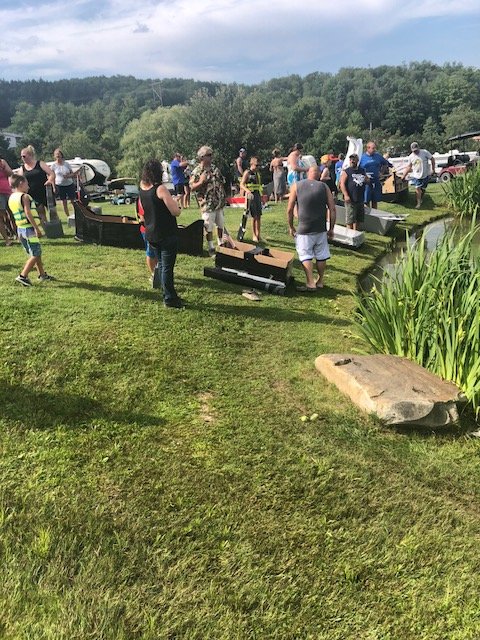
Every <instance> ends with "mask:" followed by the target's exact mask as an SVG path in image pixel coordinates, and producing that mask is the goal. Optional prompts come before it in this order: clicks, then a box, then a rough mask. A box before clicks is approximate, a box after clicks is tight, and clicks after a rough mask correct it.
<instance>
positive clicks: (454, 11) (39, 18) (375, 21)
mask: <svg viewBox="0 0 480 640" xmlns="http://www.w3.org/2000/svg"><path fill="white" fill-rule="evenodd" d="M67 8H68V10H66V8H65V4H64V3H63V2H62V3H60V2H59V1H58V0H50V1H45V0H44V1H40V0H37V1H36V2H34V3H32V5H31V6H30V7H28V6H27V7H25V6H22V7H21V8H19V9H16V8H15V5H11V6H10V7H9V9H8V11H4V10H2V11H0V24H2V31H3V33H4V34H8V33H17V34H18V35H17V36H16V37H15V39H14V43H13V44H12V42H8V41H7V40H4V39H2V42H1V43H0V54H1V56H2V58H4V59H6V60H8V63H7V64H3V65H2V67H3V72H2V71H0V75H3V77H8V78H22V77H40V76H42V77H44V78H45V79H50V78H51V79H54V78H61V77H70V76H84V75H93V74H98V73H102V74H106V75H111V74H132V75H135V76H137V77H172V76H179V77H194V78H198V79H211V80H217V79H219V80H226V81H233V80H237V81H239V82H257V81H259V80H261V79H266V78H269V77H271V76H275V75H276V76H278V75H286V74H289V73H294V72H296V73H301V74H304V73H308V72H309V71H311V70H313V69H319V70H329V69H328V64H330V65H332V63H334V60H335V58H334V55H333V52H334V51H335V50H339V49H342V50H343V51H347V50H348V48H349V47H350V49H351V51H352V59H355V56H356V54H357V53H358V52H359V51H361V50H364V49H365V50H366V49H368V42H370V41H374V40H375V38H376V37H377V36H381V35H384V34H386V33H390V32H393V31H394V30H395V29H396V28H398V27H401V26H402V25H406V24H409V23H412V24H414V22H415V21H418V20H420V19H428V18H431V19H434V18H442V17H443V18H444V17H447V16H452V17H455V18H458V17H459V16H462V15H463V16H477V17H478V16H480V7H479V3H478V2H476V1H474V0H443V2H440V1H439V0H417V1H415V0H407V1H405V2H403V3H402V4H401V5H396V6H393V3H385V1H384V0H342V1H341V2H337V3H336V4H335V5H334V4H332V3H331V2H326V1H325V0H323V1H322V0H317V2H316V4H309V5H308V6H302V4H298V5H297V4H296V3H295V4H294V3H293V2H292V0H276V1H275V3H273V2H272V1H271V0H255V2H253V0H202V1H200V2H192V1H191V0H164V1H158V0H157V1H155V0H143V1H142V2H141V3H132V2H131V1H130V0H128V2H127V0H109V1H106V2H103V3H99V2H98V1H94V0H73V2H71V3H70V4H69V5H68V7H67ZM20 24H21V31H19V28H18V25H20ZM424 37H425V38H428V33H425V34H424ZM349 43H351V44H349ZM410 49H411V51H413V49H412V47H410ZM58 50H61V51H62V52H63V53H62V54H61V55H59V54H58ZM457 55H458V52H457ZM385 62H388V60H385V58H382V59H380V60H378V61H376V60H372V62H371V63H372V65H375V64H377V63H378V64H380V63H385ZM35 65H38V66H35ZM326 65H327V68H326ZM332 70H336V68H335V67H334V68H333V69H332ZM6 74H8V76H7V75H6Z"/></svg>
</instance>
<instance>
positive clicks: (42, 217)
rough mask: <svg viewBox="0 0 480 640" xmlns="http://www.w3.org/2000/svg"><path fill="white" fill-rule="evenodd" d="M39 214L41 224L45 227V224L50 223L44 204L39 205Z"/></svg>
mask: <svg viewBox="0 0 480 640" xmlns="http://www.w3.org/2000/svg"><path fill="white" fill-rule="evenodd" d="M37 213H38V217H39V218H40V222H41V223H42V225H43V226H44V225H45V223H46V222H48V220H47V212H46V211H45V207H44V206H43V204H38V205H37Z"/></svg>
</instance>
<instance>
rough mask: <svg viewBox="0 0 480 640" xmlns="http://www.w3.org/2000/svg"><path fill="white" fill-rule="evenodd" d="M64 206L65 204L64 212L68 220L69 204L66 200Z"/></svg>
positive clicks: (63, 201) (63, 202)
mask: <svg viewBox="0 0 480 640" xmlns="http://www.w3.org/2000/svg"><path fill="white" fill-rule="evenodd" d="M62 204H63V212H64V214H65V215H66V216H67V218H68V216H69V215H70V213H69V211H68V202H67V201H66V200H62Z"/></svg>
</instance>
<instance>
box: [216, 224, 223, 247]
mask: <svg viewBox="0 0 480 640" xmlns="http://www.w3.org/2000/svg"><path fill="white" fill-rule="evenodd" d="M217 237H218V244H221V243H222V238H223V228H222V227H217Z"/></svg>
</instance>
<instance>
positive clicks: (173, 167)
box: [170, 151, 188, 206]
mask: <svg viewBox="0 0 480 640" xmlns="http://www.w3.org/2000/svg"><path fill="white" fill-rule="evenodd" d="M187 167H188V162H187V161H183V162H182V154H181V153H179V152H178V151H177V152H176V153H175V154H174V156H173V160H172V162H171V164H170V172H171V174H172V182H173V186H174V188H175V196H176V199H177V202H178V204H179V206H182V200H183V197H184V195H185V182H186V179H185V169H186V168H187Z"/></svg>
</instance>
